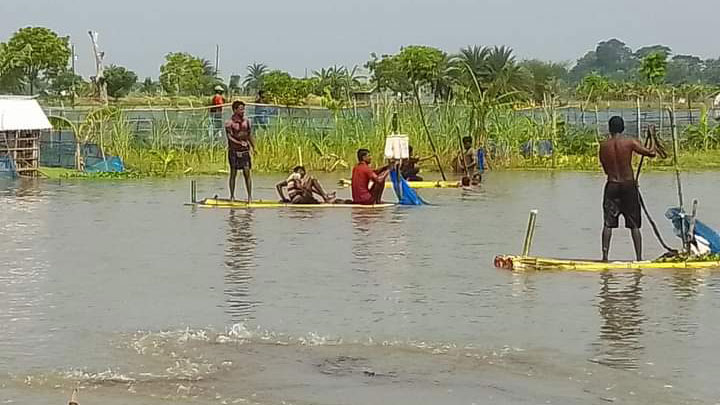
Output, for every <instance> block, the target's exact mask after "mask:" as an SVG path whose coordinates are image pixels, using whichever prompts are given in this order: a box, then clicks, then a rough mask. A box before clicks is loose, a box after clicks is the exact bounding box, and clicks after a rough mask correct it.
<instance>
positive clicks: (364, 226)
mask: <svg viewBox="0 0 720 405" xmlns="http://www.w3.org/2000/svg"><path fill="white" fill-rule="evenodd" d="M351 216H352V227H353V236H352V254H353V260H352V269H353V270H355V271H362V272H369V271H370V270H371V269H373V268H375V267H376V265H377V264H379V263H380V262H381V261H383V260H384V259H385V256H386V254H387V246H388V245H389V244H391V243H395V242H397V240H398V238H397V232H395V233H390V234H389V233H388V230H397V229H398V227H399V222H402V219H401V218H402V217H398V216H396V215H393V214H391V213H390V211H389V210H386V209H369V208H368V209H353V210H352V211H351ZM393 236H394V237H393Z"/></svg>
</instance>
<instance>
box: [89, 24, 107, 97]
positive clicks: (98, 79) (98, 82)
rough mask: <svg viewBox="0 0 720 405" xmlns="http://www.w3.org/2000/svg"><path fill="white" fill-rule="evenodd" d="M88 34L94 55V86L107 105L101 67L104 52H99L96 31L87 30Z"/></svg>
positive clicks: (105, 87)
mask: <svg viewBox="0 0 720 405" xmlns="http://www.w3.org/2000/svg"><path fill="white" fill-rule="evenodd" d="M88 35H90V41H91V42H92V46H93V54H94V55H95V86H96V89H97V93H98V96H99V97H100V99H102V101H103V103H105V105H107V104H108V95H107V84H106V83H105V75H104V68H103V58H105V52H101V51H100V47H99V46H98V33H97V32H95V31H88Z"/></svg>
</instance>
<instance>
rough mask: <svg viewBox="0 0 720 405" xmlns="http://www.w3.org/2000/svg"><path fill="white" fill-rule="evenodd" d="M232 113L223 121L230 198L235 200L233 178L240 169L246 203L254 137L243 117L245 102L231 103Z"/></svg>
mask: <svg viewBox="0 0 720 405" xmlns="http://www.w3.org/2000/svg"><path fill="white" fill-rule="evenodd" d="M232 110H233V115H232V117H230V119H229V120H228V121H227V122H225V134H226V135H227V140H228V162H229V163H230V184H229V186H230V200H232V201H234V200H235V179H236V178H237V171H238V170H242V172H243V177H244V178H245V191H247V202H248V204H249V203H250V201H251V200H252V173H251V172H250V171H251V169H252V154H253V153H254V152H255V139H253V137H252V127H251V125H250V121H248V119H247V118H245V103H243V102H242V101H235V102H234V103H232Z"/></svg>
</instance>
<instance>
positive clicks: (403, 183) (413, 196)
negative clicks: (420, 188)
mask: <svg viewBox="0 0 720 405" xmlns="http://www.w3.org/2000/svg"><path fill="white" fill-rule="evenodd" d="M390 181H392V184H393V190H394V191H395V196H396V197H397V199H398V204H400V205H425V204H427V203H426V202H425V201H424V200H423V199H422V198H421V197H420V196H419V195H418V193H417V192H416V191H415V190H414V189H413V188H412V187H410V184H408V182H407V180H405V179H404V178H403V177H402V175H401V174H400V173H398V171H397V170H395V169H393V170H391V171H390Z"/></svg>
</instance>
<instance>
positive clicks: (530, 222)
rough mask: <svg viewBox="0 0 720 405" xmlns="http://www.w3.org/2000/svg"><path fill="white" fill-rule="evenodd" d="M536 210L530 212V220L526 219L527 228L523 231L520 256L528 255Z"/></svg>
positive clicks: (533, 232) (533, 234)
mask: <svg viewBox="0 0 720 405" xmlns="http://www.w3.org/2000/svg"><path fill="white" fill-rule="evenodd" d="M537 214H538V210H531V211H530V218H528V226H527V230H526V231H525V243H523V251H522V255H523V256H527V255H529V254H530V248H531V247H532V241H533V237H535V220H536V218H537Z"/></svg>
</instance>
